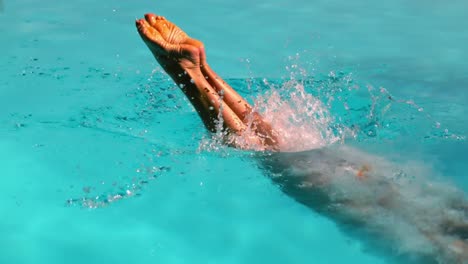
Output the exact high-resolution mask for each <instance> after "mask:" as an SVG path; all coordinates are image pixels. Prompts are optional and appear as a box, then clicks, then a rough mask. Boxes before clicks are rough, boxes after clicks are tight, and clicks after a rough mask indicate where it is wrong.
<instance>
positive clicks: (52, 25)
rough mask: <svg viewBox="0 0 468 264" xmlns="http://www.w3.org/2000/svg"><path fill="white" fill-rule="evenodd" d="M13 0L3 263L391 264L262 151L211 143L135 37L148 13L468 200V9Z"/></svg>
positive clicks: (5, 31) (8, 26) (233, 69)
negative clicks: (271, 174)
mask: <svg viewBox="0 0 468 264" xmlns="http://www.w3.org/2000/svg"><path fill="white" fill-rule="evenodd" d="M3 2H4V3H3V6H4V8H3V11H2V13H0V22H1V23H0V29H1V32H2V37H0V39H1V40H2V41H1V42H0V48H1V50H2V55H1V58H2V59H1V62H0V70H1V72H2V75H1V76H2V78H1V79H0V87H1V89H0V105H1V106H2V109H3V111H1V113H0V133H1V135H2V137H1V140H0V145H1V147H0V157H1V158H2V159H1V160H2V173H3V175H4V177H3V179H4V180H3V185H2V186H3V191H2V192H1V196H0V197H1V198H2V199H1V202H0V215H1V219H0V221H1V224H0V230H1V231H2V238H1V239H0V248H1V249H2V250H1V252H2V254H0V262H2V263H42V262H44V263H45V262H47V263H63V262H64V261H66V262H67V263H83V262H87V263H99V262H100V263H102V262H104V263H107V262H114V263H124V262H125V263H128V262H137V263H150V262H151V263H152V262H162V263H177V262H179V263H186V262H188V261H190V262H192V263H257V262H270V263H303V262H306V261H310V262H313V263H343V261H345V260H352V261H353V262H361V263H391V262H390V261H391V260H389V259H388V258H386V257H384V256H382V255H379V254H376V253H375V252H374V251H373V250H372V245H370V244H369V243H366V240H365V239H359V238H355V237H351V236H349V234H347V233H346V232H342V231H341V230H340V228H339V227H338V226H336V225H335V223H334V222H333V221H332V220H330V219H328V218H326V217H324V216H322V215H320V214H317V213H315V212H314V211H311V210H310V209H308V208H305V207H303V206H302V205H300V204H298V203H297V202H295V201H293V200H292V199H290V198H288V197H287V196H286V195H284V194H283V193H282V192H281V191H280V190H279V189H278V188H277V187H276V186H275V185H273V184H272V183H271V182H270V181H269V179H267V178H266V177H265V176H264V174H263V172H262V171H261V170H260V169H259V168H257V167H256V166H255V165H254V164H253V162H252V161H251V159H250V157H249V154H246V153H242V152H239V151H235V150H231V149H220V150H216V151H207V150H204V149H202V150H200V144H201V143H200V142H204V141H203V138H206V132H205V131H204V128H203V126H202V124H201V122H200V121H199V120H198V117H197V116H196V113H194V111H193V110H192V108H191V107H190V106H189V105H188V103H187V102H186V101H185V100H184V99H183V98H182V96H181V94H180V92H179V91H178V90H177V88H176V87H175V86H174V85H173V84H172V82H171V81H170V80H168V78H167V77H166V76H165V75H164V74H162V73H160V71H159V70H154V69H158V68H157V65H156V63H155V62H154V60H153V59H152V58H151V56H150V54H149V52H148V51H147V50H146V48H145V47H144V45H143V43H141V40H140V39H139V37H138V35H137V33H136V32H135V29H134V25H133V20H134V19H135V18H136V17H140V16H141V15H142V14H144V13H145V12H149V11H152V12H157V13H160V14H163V15H164V16H166V17H168V18H170V19H172V20H173V21H174V22H176V23H178V24H179V25H180V26H181V27H182V28H184V29H185V30H186V31H187V32H188V33H190V34H191V35H193V36H194V37H196V38H199V39H201V40H203V41H204V42H205V44H206V47H207V52H208V59H209V61H210V64H211V65H212V67H213V68H214V69H216V71H217V72H218V73H219V74H220V75H221V76H223V77H225V78H226V79H228V81H230V82H231V83H232V84H233V86H234V87H235V88H237V89H240V90H241V92H242V93H243V94H244V95H248V96H247V97H248V98H249V99H253V98H252V97H255V96H257V95H259V94H262V93H263V92H264V91H265V90H268V89H269V88H270V87H271V85H270V86H269V85H265V84H264V82H263V78H266V80H267V81H268V83H270V84H276V85H277V86H280V87H284V86H285V85H284V84H286V83H287V82H288V81H290V80H291V79H292V78H294V79H296V80H298V79H300V80H302V81H304V83H305V84H306V87H307V88H308V89H309V90H310V92H311V93H316V95H317V96H318V97H319V98H321V99H322V100H323V101H324V102H328V101H327V100H328V99H330V98H333V99H334V101H330V109H331V110H330V111H331V113H332V114H333V115H334V117H335V118H336V119H337V120H336V122H335V123H337V124H342V125H343V126H346V127H353V126H354V127H356V128H358V129H356V130H355V131H356V133H357V135H356V138H355V139H352V138H347V141H348V142H350V143H353V144H356V145H359V146H360V147H362V148H364V149H366V150H368V151H371V152H374V153H376V154H379V155H383V156H385V157H387V158H389V159H393V160H400V161H401V160H414V161H423V162H424V163H426V165H427V166H430V167H432V171H433V172H434V174H435V175H437V174H440V176H439V177H443V178H444V179H447V180H450V181H453V182H454V183H456V184H457V186H458V187H459V188H461V189H463V190H465V191H468V181H467V180H466V177H464V176H466V173H465V169H466V161H467V154H468V147H467V144H466V139H465V137H466V132H467V123H466V118H465V116H464V115H463V114H464V113H465V112H466V110H467V107H466V102H467V99H468V95H467V93H466V86H467V85H468V76H467V74H466V71H467V69H468V65H467V61H468V60H467V59H468V58H467V56H468V52H466V51H467V50H466V46H467V45H466V43H468V34H467V33H468V32H467V29H466V27H465V26H464V25H466V24H468V23H467V22H468V21H467V18H466V16H464V10H466V3H463V2H462V1H452V2H451V3H450V4H448V3H447V2H442V1H431V3H427V2H422V1H413V2H412V3H406V2H405V1H393V2H392V3H385V4H384V3H377V2H373V1H365V0H360V1H354V3H343V2H342V1H314V2H310V1H256V2H255V3H251V2H248V1H225V2H223V3H222V4H220V3H218V2H216V1H202V2H198V3H197V4H195V3H193V4H192V3H185V2H184V1H159V2H147V1H134V2H133V3H127V2H125V1H120V2H118V3H110V2H105V1H101V2H96V1H89V0H88V1H80V2H77V3H70V2H67V3H65V2H62V1H53V0H49V1H45V2H44V1H42V2H37V1H22V2H15V1H9V0H3ZM302 69H304V70H305V71H306V74H305V77H304V76H303V71H301V70H302ZM252 84H253V85H252ZM355 87H359V88H360V89H357V90H356V89H354V88H355ZM371 87H373V88H371ZM380 87H384V88H385V89H386V90H381V89H380ZM313 88H321V89H313ZM317 91H318V92H317ZM382 91H383V92H382ZM388 94H390V95H391V96H392V97H393V98H396V101H395V102H392V104H391V106H390V108H389V106H388V102H389V101H388V100H387V99H386V98H388ZM373 102H374V103H373ZM346 105H347V106H349V107H346ZM373 106H374V107H373ZM373 109H377V110H373ZM371 113H372V114H371ZM239 168H242V173H239ZM83 201H84V202H83ZM109 201H111V203H109ZM102 205H105V206H102ZM95 206H99V208H97V209H90V207H91V208H92V207H95ZM101 207H102V208H101Z"/></svg>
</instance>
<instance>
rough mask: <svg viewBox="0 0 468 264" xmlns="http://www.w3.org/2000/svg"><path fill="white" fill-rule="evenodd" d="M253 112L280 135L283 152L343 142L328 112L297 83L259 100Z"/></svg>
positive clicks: (288, 84)
mask: <svg viewBox="0 0 468 264" xmlns="http://www.w3.org/2000/svg"><path fill="white" fill-rule="evenodd" d="M281 90H282V91H286V92H287V95H284V93H282V92H281ZM254 108H255V109H256V110H258V111H259V112H261V113H262V114H263V115H264V118H265V120H266V121H267V122H269V123H270V124H271V125H272V127H273V128H274V130H275V131H277V133H278V135H279V138H280V150H281V151H302V150H307V149H315V148H320V147H324V146H327V145H330V144H332V143H335V142H337V141H339V140H340V139H342V135H340V134H341V132H342V130H338V131H336V130H333V129H332V127H333V126H332V124H333V122H334V118H333V117H332V116H331V114H330V112H329V111H328V108H327V107H326V106H325V105H324V104H323V103H322V102H321V101H320V100H319V99H317V98H316V97H314V96H312V95H311V94H309V93H307V92H306V91H305V88H304V85H303V84H301V83H299V82H297V81H295V80H290V81H288V82H286V83H284V85H283V86H282V87H281V88H280V90H278V89H272V90H271V91H270V92H268V93H267V94H265V95H262V96H259V97H258V98H257V99H256V102H255V107H254Z"/></svg>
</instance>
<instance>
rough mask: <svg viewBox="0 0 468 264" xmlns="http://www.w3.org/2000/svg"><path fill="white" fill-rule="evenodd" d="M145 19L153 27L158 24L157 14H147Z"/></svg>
mask: <svg viewBox="0 0 468 264" xmlns="http://www.w3.org/2000/svg"><path fill="white" fill-rule="evenodd" d="M145 19H146V21H147V22H148V23H149V24H150V25H151V26H152V27H154V25H155V24H156V15H155V14H145Z"/></svg>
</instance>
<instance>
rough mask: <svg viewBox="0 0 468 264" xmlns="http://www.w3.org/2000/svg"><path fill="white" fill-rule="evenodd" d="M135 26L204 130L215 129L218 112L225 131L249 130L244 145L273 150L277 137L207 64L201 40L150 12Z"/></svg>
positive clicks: (213, 130) (239, 132) (239, 133)
mask: <svg viewBox="0 0 468 264" xmlns="http://www.w3.org/2000/svg"><path fill="white" fill-rule="evenodd" d="M136 26H137V29H138V32H139V33H140V36H141V37H142V39H143V41H144V42H145V44H146V45H147V46H148V48H149V49H150V51H151V52H152V53H153V55H154V57H155V58H156V60H157V61H158V62H159V64H160V65H161V67H162V68H163V69H164V70H165V71H166V72H167V73H168V74H169V76H171V78H172V79H173V80H174V81H175V82H176V83H177V84H178V85H179V87H181V90H182V91H183V92H184V94H185V95H186V96H187V98H188V99H189V100H190V102H191V103H192V105H193V106H194V107H195V109H196V110H197V112H198V114H199V116H200V117H201V119H202V121H203V123H204V124H205V126H206V127H207V129H208V130H210V131H212V132H215V129H216V120H217V119H218V116H219V115H220V114H221V115H222V118H223V123H224V127H225V128H226V129H227V130H228V132H229V133H231V134H236V135H239V136H240V135H244V134H243V133H244V132H245V131H246V130H249V131H252V132H253V133H249V135H247V136H244V138H245V140H246V141H248V144H246V145H248V146H254V147H253V148H254V149H260V150H276V149H277V142H278V141H277V136H276V135H275V133H274V131H273V129H272V128H271V126H270V125H269V124H268V123H266V122H264V121H263V118H262V117H261V116H260V114H258V113H256V112H254V111H253V110H252V106H250V104H249V103H248V102H247V101H246V100H245V99H244V98H242V97H241V96H240V95H239V94H238V93H237V92H236V91H235V90H234V89H233V88H232V87H230V86H229V85H228V84H227V83H226V82H224V80H223V79H221V78H220V77H219V76H218V75H217V74H216V73H215V72H214V71H213V70H212V69H211V68H210V67H209V65H208V63H207V61H206V53H205V49H204V46H203V43H202V42H200V41H198V40H196V39H193V38H190V37H189V36H188V35H187V34H186V33H185V32H183V31H182V30H181V29H180V28H179V27H177V26H176V25H174V24H173V23H171V22H169V21H168V20H166V19H165V18H164V17H162V16H156V15H154V14H146V15H145V19H139V20H137V21H136ZM249 125H250V127H249ZM228 143H229V144H232V145H235V146H236V145H237V147H241V148H248V147H245V146H241V145H239V144H236V143H235V142H228Z"/></svg>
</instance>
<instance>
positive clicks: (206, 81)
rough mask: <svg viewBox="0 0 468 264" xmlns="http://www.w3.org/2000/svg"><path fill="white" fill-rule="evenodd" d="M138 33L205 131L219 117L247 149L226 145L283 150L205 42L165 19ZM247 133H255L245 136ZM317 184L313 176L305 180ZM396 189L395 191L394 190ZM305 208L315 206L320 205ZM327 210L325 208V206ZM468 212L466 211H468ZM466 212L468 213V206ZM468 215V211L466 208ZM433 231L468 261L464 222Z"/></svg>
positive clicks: (302, 192)
mask: <svg viewBox="0 0 468 264" xmlns="http://www.w3.org/2000/svg"><path fill="white" fill-rule="evenodd" d="M136 27H137V29H138V32H139V34H140V36H141V38H142V39H143V41H144V42H145V43H146V45H147V46H148V48H149V49H150V51H151V52H152V54H153V55H154V57H155V58H156V60H157V61H158V62H159V64H160V65H161V67H162V68H163V69H164V71H166V73H167V74H169V76H171V78H172V79H173V80H174V81H175V82H176V84H177V85H178V86H179V87H180V88H181V90H182V91H183V92H184V94H185V95H186V96H187V98H188V99H189V100H190V102H191V103H192V105H193V106H194V107H195V109H196V111H197V113H198V114H199V116H200V117H201V119H202V121H203V123H204V125H205V126H206V128H207V129H208V130H210V131H212V132H215V131H216V122H217V120H218V118H219V117H220V116H221V117H222V120H223V126H224V128H225V129H226V130H227V132H228V133H230V134H234V135H237V136H240V137H243V138H244V142H246V141H247V142H248V143H249V144H247V147H246V145H238V144H236V142H232V141H229V140H228V142H227V143H228V144H231V145H234V146H235V147H240V148H251V146H254V147H253V149H255V150H268V151H279V147H278V145H279V141H278V140H280V138H279V136H278V135H277V133H276V132H275V131H274V130H273V129H272V127H271V125H270V124H269V123H267V122H266V121H265V120H264V119H263V118H262V116H261V115H260V114H259V113H257V112H255V111H254V110H253V107H252V106H251V105H250V104H249V103H248V102H247V101H246V100H245V99H244V98H242V97H241V96H240V95H239V94H238V93H237V92H236V91H235V90H234V89H233V88H232V87H231V86H229V85H228V84H227V83H226V82H225V81H224V80H223V79H221V78H220V77H219V76H218V75H217V74H216V73H215V72H214V71H213V70H212V69H211V68H210V66H209V65H208V63H207V61H206V53H205V48H204V46H203V43H202V42H200V41H198V40H196V39H193V38H191V37H189V36H188V35H187V34H186V33H185V32H183V31H182V30H181V29H180V28H179V27H177V26H176V25H174V24H173V23H171V22H170V21H168V20H166V19H165V18H164V17H162V16H157V15H154V14H146V15H145V18H144V19H139V20H137V21H136ZM247 130H249V131H250V132H252V133H247V134H246V133H244V132H245V131H247ZM370 170H371V168H370V167H369V166H367V165H363V166H362V168H361V169H359V170H358V172H357V174H356V176H357V178H358V179H360V180H363V181H365V180H366V179H367V174H369V172H370ZM305 181H307V182H311V183H314V182H316V181H317V180H316V179H313V178H310V177H309V178H307V179H305ZM283 189H285V192H286V193H292V194H295V195H294V196H295V197H294V198H296V199H297V200H299V201H301V198H304V199H303V200H305V201H308V200H310V199H309V198H310V196H311V194H313V193H314V191H313V190H309V189H307V188H305V189H304V188H297V186H296V185H294V186H293V185H291V186H288V185H285V186H283ZM396 191H397V190H396ZM303 203H304V204H306V205H307V206H310V207H312V208H317V207H319V208H320V206H317V205H315V206H314V205H310V204H307V202H303ZM323 206H326V204H325V205H323ZM347 206H348V207H349V208H355V209H356V210H359V208H360V205H359V204H355V203H352V202H350V203H348V204H347ZM467 208H468V207H467ZM462 209H463V208H462ZM463 210H467V209H466V208H465V209H463ZM467 211H468V210H467ZM440 228H441V230H437V232H435V233H426V234H425V235H426V237H427V238H428V239H429V240H431V241H432V242H433V244H434V245H436V247H437V248H439V249H441V250H447V248H450V250H452V251H454V253H456V258H455V262H456V263H468V262H467V261H468V244H467V242H466V241H467V239H468V225H467V224H465V223H452V222H446V223H444V224H443V225H442V226H441V227H440ZM452 234H455V236H456V237H457V238H456V239H454V240H453V241H452V243H451V244H449V245H446V244H443V242H439V239H438V236H440V235H452Z"/></svg>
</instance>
